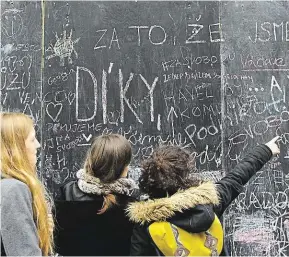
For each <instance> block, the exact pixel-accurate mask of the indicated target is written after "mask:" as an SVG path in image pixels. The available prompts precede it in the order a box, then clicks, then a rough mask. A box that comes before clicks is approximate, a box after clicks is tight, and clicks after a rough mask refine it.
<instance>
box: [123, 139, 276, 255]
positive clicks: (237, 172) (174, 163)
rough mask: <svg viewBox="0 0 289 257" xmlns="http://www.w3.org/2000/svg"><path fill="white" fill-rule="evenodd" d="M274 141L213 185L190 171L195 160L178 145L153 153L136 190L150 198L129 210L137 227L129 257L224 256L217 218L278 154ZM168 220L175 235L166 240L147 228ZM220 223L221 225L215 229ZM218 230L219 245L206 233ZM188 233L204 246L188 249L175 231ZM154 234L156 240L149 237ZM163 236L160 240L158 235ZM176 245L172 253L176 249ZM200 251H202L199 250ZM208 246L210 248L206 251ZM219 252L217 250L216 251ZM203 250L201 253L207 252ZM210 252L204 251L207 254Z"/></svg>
mask: <svg viewBox="0 0 289 257" xmlns="http://www.w3.org/2000/svg"><path fill="white" fill-rule="evenodd" d="M277 139H278V137H276V138H274V139H272V140H271V141H270V142H268V143H267V144H262V145H258V146H257V147H255V149H254V150H253V151H252V152H251V153H249V154H247V155H246V156H245V158H244V159H243V160H242V161H241V162H240V163H239V164H237V165H236V166H235V168H234V169H233V170H232V171H231V172H228V173H227V174H226V176H225V177H224V178H222V179H221V180H220V181H218V182H217V183H215V184H214V183H212V182H206V181H202V180H201V179H200V177H199V176H197V173H192V170H194V169H195V167H194V160H192V158H191V156H190V154H189V153H188V152H186V151H185V150H183V149H181V148H180V147H177V146H164V147H160V148H158V149H156V150H155V151H154V152H153V154H152V155H151V157H150V158H148V159H147V160H145V161H144V162H143V169H144V171H143V174H142V175H141V177H140V179H139V184H140V189H141V190H142V191H143V192H144V193H147V194H148V195H149V200H147V201H140V202H134V203H130V204H129V206H128V208H127V212H128V216H129V218H130V220H131V221H133V222H134V223H135V224H136V225H135V227H134V231H133V235H132V238H131V251H130V254H131V255H132V256H155V255H166V256H167V255H168V254H166V252H169V251H168V249H167V248H170V247H171V248H172V249H173V251H171V254H169V255H175V256H192V255H190V253H192V252H194V253H195V254H196V255H198V256H200V255H204V254H203V252H202V254H201V252H200V251H199V249H200V247H201V246H202V247H203V248H204V247H205V248H204V249H205V250H206V252H207V253H208V255H210V256H216V255H226V251H225V249H224V248H223V230H222V227H221V223H220V222H219V221H218V223H217V222H216V220H217V219H218V217H220V216H221V215H222V214H223V213H224V211H225V210H226V208H227V207H228V206H229V205H230V203H231V202H232V201H233V200H234V199H235V198H236V197H237V196H238V195H239V194H240V193H241V191H242V189H243V187H244V185H245V184H246V183H247V182H248V181H249V179H250V178H251V177H252V176H253V175H254V174H255V173H256V172H257V171H258V170H260V169H261V168H262V167H263V166H264V164H265V163H267V162H268V161H269V160H270V158H271V157H272V155H275V154H277V153H279V148H278V146H277V144H276V143H275V142H276V140H277ZM163 221H167V222H169V223H170V224H171V225H170V229H171V230H172V232H173V234H172V235H174V237H172V238H173V240H171V239H168V240H171V241H168V242H169V243H166V242H165V239H164V238H165V237H168V234H169V233H171V232H168V230H165V232H164V233H163V234H160V232H159V231H157V230H153V229H151V225H152V224H157V223H160V222H163ZM218 224H219V225H218ZM213 225H214V227H217V226H219V227H218V228H219V231H221V233H219V232H218V233H219V235H220V237H219V241H218V239H217V238H214V237H212V236H211V235H210V233H209V232H208V231H210V229H211V228H212V227H213ZM177 227H178V228H181V229H183V230H184V231H186V232H190V233H203V235H204V244H203V245H198V244H197V243H196V242H195V243H194V242H191V243H189V247H190V249H193V250H192V251H189V250H188V248H186V247H184V245H181V242H180V241H178V238H180V237H179V236H180V234H179V230H178V229H176V228H177ZM153 233H156V234H157V236H158V237H157V236H155V237H154V236H153V235H154V234H153ZM160 235H161V236H160ZM174 247H176V250H175V248H174ZM203 248H202V249H203ZM207 248H208V249H207ZM217 248H218V249H217ZM205 250H204V251H205ZM207 250H208V251H207Z"/></svg>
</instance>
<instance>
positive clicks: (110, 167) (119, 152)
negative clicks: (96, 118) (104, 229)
mask: <svg viewBox="0 0 289 257" xmlns="http://www.w3.org/2000/svg"><path fill="white" fill-rule="evenodd" d="M131 157H132V149H131V145H130V143H129V142H128V140H127V139H126V138H124V137H123V136H121V135H119V134H110V135H102V136H98V137H95V138H94V139H93V142H92V145H91V147H90V149H89V150H88V153H87V156H86V160H85V163H84V168H85V170H86V171H87V172H88V173H89V174H90V175H92V176H94V177H97V178H99V179H100V181H101V182H102V183H111V182H113V181H115V180H117V179H119V178H120V177H121V174H122V172H123V170H124V168H125V167H126V166H128V165H129V163H130V161H131ZM113 204H116V199H115V196H114V195H112V194H109V195H107V196H104V205H103V207H102V209H101V210H100V211H99V213H100V214H101V213H103V212H105V211H106V210H107V209H108V208H109V207H110V206H111V205H113Z"/></svg>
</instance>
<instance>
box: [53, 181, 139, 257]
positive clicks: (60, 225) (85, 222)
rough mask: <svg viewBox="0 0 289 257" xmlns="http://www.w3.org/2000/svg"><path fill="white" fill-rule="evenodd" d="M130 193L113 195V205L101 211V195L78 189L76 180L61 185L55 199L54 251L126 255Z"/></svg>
mask: <svg viewBox="0 0 289 257" xmlns="http://www.w3.org/2000/svg"><path fill="white" fill-rule="evenodd" d="M137 196H138V191H137V190H136V191H135V192H134V193H133V196H131V197H128V196H125V195H116V199H117V203H118V204H117V205H115V206H114V207H112V208H110V209H109V210H107V211H106V212H105V213H104V214H101V215H99V214H97V213H98V211H99V210H100V209H101V208H102V205H103V197H102V196H97V195H91V194H86V193H84V192H82V191H81V190H80V189H79V187H78V185H77V181H72V182H69V183H67V184H66V185H65V186H64V187H63V188H62V196H61V198H62V200H61V201H56V202H55V210H56V215H55V216H56V233H55V245H56V251H57V252H58V253H59V254H61V255H64V256H117V255H118V256H125V255H126V256H127V255H129V249H130V238H131V234H132V229H133V225H132V224H131V223H130V222H129V220H128V218H127V217H126V215H125V212H124V208H125V207H126V205H127V203H128V202H130V201H134V200H135V198H134V197H137Z"/></svg>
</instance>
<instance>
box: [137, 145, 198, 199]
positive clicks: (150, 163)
mask: <svg viewBox="0 0 289 257" xmlns="http://www.w3.org/2000/svg"><path fill="white" fill-rule="evenodd" d="M142 168H143V173H142V175H141V177H140V179H139V184H140V189H141V190H142V191H143V192H144V193H147V194H148V195H149V196H150V197H151V198H160V197H165V196H167V195H172V194H174V193H176V192H177V191H178V190H179V189H187V188H189V187H191V186H197V185H199V184H200V183H201V180H200V179H198V178H196V177H192V176H190V175H191V173H192V172H193V171H195V161H194V159H193V158H192V157H191V155H190V153H189V152H187V151H185V150H184V149H182V148H180V147H178V146H163V147H159V148H157V149H156V150H154V152H153V153H152V155H151V156H150V157H149V158H148V159H146V160H145V161H143V164H142Z"/></svg>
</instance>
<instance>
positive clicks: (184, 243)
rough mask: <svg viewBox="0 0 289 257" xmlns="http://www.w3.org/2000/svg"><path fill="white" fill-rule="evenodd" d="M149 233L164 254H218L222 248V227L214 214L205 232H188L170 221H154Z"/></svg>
mask: <svg viewBox="0 0 289 257" xmlns="http://www.w3.org/2000/svg"><path fill="white" fill-rule="evenodd" d="M148 230H149V233H150V236H151V238H152V240H153V241H154V243H155V245H156V246H157V247H158V249H159V250H160V251H161V252H162V253H163V254H164V255H165V256H219V254H220V253H221V251H222V249H223V235H224V233H223V228H222V225H221V222H220V220H219V219H218V217H217V216H216V215H215V220H214V222H213V224H212V226H211V227H210V228H209V230H207V231H206V232H201V233H189V232H187V231H185V230H183V229H181V228H179V227H177V226H175V225H173V224H171V223H170V222H166V221H163V222H154V223H152V224H151V225H150V226H149V228H148Z"/></svg>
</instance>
